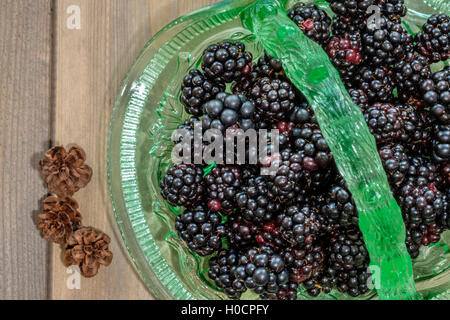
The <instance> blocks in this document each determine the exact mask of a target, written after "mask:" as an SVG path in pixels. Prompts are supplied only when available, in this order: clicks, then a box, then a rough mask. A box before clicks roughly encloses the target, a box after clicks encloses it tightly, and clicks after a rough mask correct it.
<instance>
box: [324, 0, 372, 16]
mask: <svg viewBox="0 0 450 320" xmlns="http://www.w3.org/2000/svg"><path fill="white" fill-rule="evenodd" d="M328 2H329V3H330V7H331V10H333V12H334V13H336V14H337V15H339V16H344V17H355V16H356V17H363V16H366V15H367V9H369V7H370V6H371V5H373V4H374V0H330V1H328Z"/></svg>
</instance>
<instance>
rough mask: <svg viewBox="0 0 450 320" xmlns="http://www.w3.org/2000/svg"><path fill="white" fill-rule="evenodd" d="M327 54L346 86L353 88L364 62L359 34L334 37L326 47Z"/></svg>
mask: <svg viewBox="0 0 450 320" xmlns="http://www.w3.org/2000/svg"><path fill="white" fill-rule="evenodd" d="M326 52H327V54H328V56H329V57H330V60H331V62H332V63H333V65H334V66H335V67H336V69H337V70H338V71H339V74H340V76H341V78H342V81H343V82H344V84H345V85H346V86H347V87H352V86H353V81H354V78H355V77H356V75H357V74H358V72H359V69H360V64H361V62H362V53H361V39H360V35H359V33H352V34H348V33H347V34H345V35H343V36H334V37H332V38H331V39H330V41H329V42H328V44H327V46H326Z"/></svg>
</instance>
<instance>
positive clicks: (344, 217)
mask: <svg viewBox="0 0 450 320" xmlns="http://www.w3.org/2000/svg"><path fill="white" fill-rule="evenodd" d="M320 213H321V215H322V217H323V218H324V219H326V220H325V221H326V222H323V223H322V230H326V231H329V228H330V226H331V227H332V228H333V229H337V228H339V227H346V228H347V227H352V226H357V225H358V221H359V220H358V211H357V209H356V205H355V202H354V200H353V197H352V195H351V193H350V191H349V190H348V189H347V184H346V183H345V180H344V179H342V178H339V179H338V180H337V182H336V183H335V184H333V185H331V186H330V187H329V189H328V190H327V191H326V192H325V194H324V197H323V199H322V201H321V203H320Z"/></svg>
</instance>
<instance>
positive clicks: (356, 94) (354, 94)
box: [348, 89, 369, 110]
mask: <svg viewBox="0 0 450 320" xmlns="http://www.w3.org/2000/svg"><path fill="white" fill-rule="evenodd" d="M348 93H349V95H350V97H351V98H352V100H353V102H354V103H355V104H356V105H358V106H359V107H360V108H361V110H365V109H367V108H368V103H369V98H368V97H367V94H366V93H365V92H364V91H363V90H361V89H350V90H348Z"/></svg>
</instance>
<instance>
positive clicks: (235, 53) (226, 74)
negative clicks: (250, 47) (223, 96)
mask: <svg viewBox="0 0 450 320" xmlns="http://www.w3.org/2000/svg"><path fill="white" fill-rule="evenodd" d="M252 59H253V57H252V54H251V53H250V52H247V51H245V45H244V44H243V43H242V42H229V41H225V42H221V43H218V44H213V45H211V46H209V47H208V48H207V49H206V50H205V51H204V53H203V61H202V69H203V71H204V72H205V75H206V77H207V78H208V79H215V80H216V79H220V80H221V81H224V82H227V83H231V82H233V81H235V80H238V79H240V78H241V77H242V76H246V75H249V74H250V73H251V71H252Z"/></svg>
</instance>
